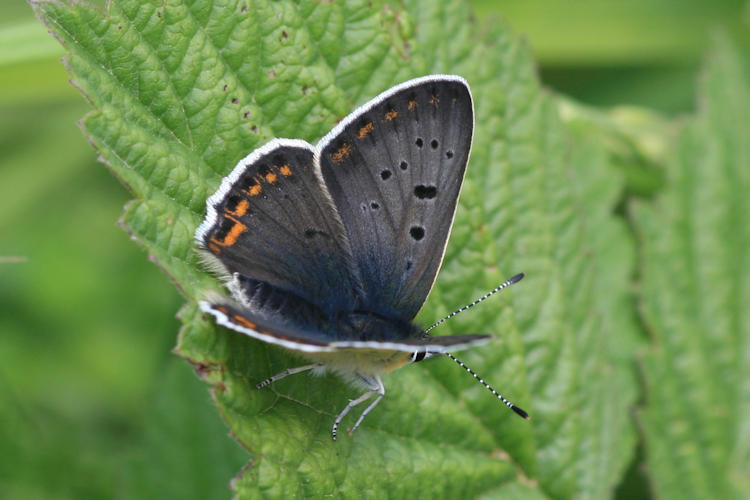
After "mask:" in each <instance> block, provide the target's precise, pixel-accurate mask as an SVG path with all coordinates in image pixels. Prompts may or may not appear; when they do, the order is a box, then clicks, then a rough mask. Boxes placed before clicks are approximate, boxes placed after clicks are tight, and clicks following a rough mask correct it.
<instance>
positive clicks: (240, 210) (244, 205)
mask: <svg viewBox="0 0 750 500" xmlns="http://www.w3.org/2000/svg"><path fill="white" fill-rule="evenodd" d="M248 208H250V202H249V201H247V200H240V202H239V203H238V204H237V206H236V207H235V208H234V211H233V212H229V213H230V214H232V215H234V216H236V217H242V216H243V215H245V214H246V213H247V209H248Z"/></svg>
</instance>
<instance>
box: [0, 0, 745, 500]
mask: <svg viewBox="0 0 750 500" xmlns="http://www.w3.org/2000/svg"><path fill="white" fill-rule="evenodd" d="M473 3H474V6H475V12H476V15H477V18H478V19H482V20H485V19H488V18H489V19H493V16H494V19H497V20H499V19H501V18H502V19H504V20H505V21H506V22H507V23H508V24H509V25H510V26H511V27H512V28H513V29H514V30H515V31H516V32H518V33H521V34H523V35H524V36H525V37H527V38H528V40H529V43H530V45H531V46H532V48H533V50H534V53H535V54H536V56H537V60H538V61H539V65H540V75H541V78H542V81H543V82H544V83H545V84H546V85H547V86H548V87H551V88H553V89H555V90H556V91H559V92H560V93H563V94H566V95H569V96H571V97H573V98H575V99H577V100H579V101H581V102H584V103H589V104H592V105H596V106H603V107H608V106H615V105H620V104H631V105H638V106H645V107H648V108H652V109H655V110H658V111H661V112H663V113H665V114H666V115H668V116H676V115H679V114H681V113H685V112H689V111H691V110H692V109H694V89H695V77H696V72H697V68H698V66H699V64H700V61H701V58H702V56H703V55H704V52H705V49H706V47H707V46H708V42H709V39H710V36H711V32H712V31H713V30H715V29H716V28H718V27H722V28H724V29H727V30H728V31H730V32H732V33H734V34H735V35H739V34H741V33H742V23H743V18H745V19H746V18H747V17H748V12H750V10H749V9H748V7H747V5H746V4H745V3H744V2H742V1H733V0H725V1H723V2H704V1H673V0H661V1H654V0H631V1H628V2H621V1H619V2H618V1H605V0H591V1H588V2H585V3H576V4H571V3H570V2H564V1H562V0H560V1H544V2H524V1H520V0H519V1H499V2H483V1H474V2H473ZM62 55H63V50H62V48H61V47H60V46H59V44H58V43H57V42H56V41H55V40H54V39H53V38H52V37H50V36H49V35H47V33H46V29H45V28H44V27H43V25H42V24H41V23H40V22H39V21H38V20H37V19H36V18H35V17H34V15H33V13H32V11H31V8H30V7H29V6H28V5H27V4H26V3H25V2H23V1H21V0H12V1H5V2H3V3H2V4H0V68H1V71H2V78H1V79H0V116H1V117H2V119H1V120H0V141H1V142H0V146H1V148H0V151H2V153H1V155H0V235H2V237H1V238H0V392H1V394H2V396H0V449H1V450H2V451H3V453H0V497H2V498H38V497H45V498H100V497H101V498H110V497H112V496H113V495H115V493H117V495H119V496H123V497H133V496H136V497H152V496H160V497H164V496H167V497H181V498H186V497H201V498H204V497H216V496H219V497H221V496H226V495H227V494H228V493H229V491H228V490H227V489H226V481H227V478H229V477H232V476H233V475H234V474H235V473H236V472H237V471H238V470H239V469H240V467H241V466H242V465H243V464H244V462H245V460H246V459H247V454H246V453H244V451H243V450H242V449H241V448H240V447H239V445H237V444H236V443H235V442H234V441H233V440H232V439H231V438H230V437H229V436H228V435H227V429H226V427H225V425H224V424H223V422H222V421H221V419H220V417H219V415H218V413H217V412H216V410H215V408H214V407H213V404H212V402H211V399H210V394H209V393H208V391H207V390H206V386H205V385H204V384H203V383H202V382H200V381H199V379H198V378H197V377H195V376H194V375H193V374H192V373H191V371H192V370H191V368H190V367H189V366H188V364H187V363H185V362H184V361H182V360H180V359H177V358H176V356H174V355H172V354H171V348H172V346H173V345H174V343H175V336H176V333H177V329H178V327H179V323H178V321H177V320H176V319H175V318H174V315H175V313H176V312H177V310H178V308H179V307H180V305H181V303H182V299H181V298H180V296H179V294H178V292H177V290H176V289H175V287H174V286H173V285H172V284H171V283H170V282H169V279H168V278H167V276H166V275H165V274H163V273H161V272H160V271H159V270H158V268H157V267H156V266H154V265H153V264H152V263H150V262H149V261H148V259H147V255H146V254H145V252H143V251H141V249H140V248H139V247H138V246H137V245H136V244H134V243H133V242H131V241H130V240H129V238H128V235H127V234H126V233H125V232H124V231H122V230H121V229H120V228H119V227H118V226H117V224H116V221H117V220H118V218H119V217H120V214H121V212H122V207H123V205H124V204H125V203H126V202H127V200H128V199H129V194H128V192H127V191H126V190H125V189H124V188H123V187H122V186H121V185H120V184H119V183H118V182H117V180H116V179H115V178H114V177H113V176H112V175H111V174H110V173H109V172H108V171H107V169H106V168H105V167H104V166H103V165H102V164H99V163H97V161H96V153H95V152H94V150H93V149H92V148H91V147H90V146H89V144H88V143H87V142H86V140H85V138H84V137H83V135H82V134H81V133H80V130H79V129H78V127H77V126H76V122H77V121H78V120H79V119H80V118H81V117H82V116H83V115H84V114H85V113H86V112H87V111H88V110H89V106H88V104H87V103H86V101H85V99H84V98H83V97H82V96H81V95H80V94H79V93H78V92H77V90H76V89H75V88H74V87H73V86H72V85H70V83H69V82H68V80H69V76H68V74H67V72H66V71H65V69H64V68H63V66H62V65H61V64H60V58H61V57H62ZM196 450H200V455H197V454H196ZM209 465H210V466H209ZM631 474H637V469H636V468H633V469H631ZM175 475H177V476H179V477H181V478H182V480H181V482H180V483H179V484H176V483H175V482H174V481H169V479H168V478H170V477H175ZM134 477H135V478H137V480H133V479H134ZM642 491H643V490H642ZM620 496H622V497H627V496H628V492H622V491H621V492H620Z"/></svg>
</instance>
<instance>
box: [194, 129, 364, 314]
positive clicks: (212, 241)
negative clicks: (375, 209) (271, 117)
mask: <svg viewBox="0 0 750 500" xmlns="http://www.w3.org/2000/svg"><path fill="white" fill-rule="evenodd" d="M207 206H208V215H207V216H206V220H205V221H204V223H203V224H202V225H201V227H200V228H199V229H198V231H197V233H196V239H197V240H198V244H199V245H200V246H201V247H202V248H204V249H205V250H207V251H208V252H209V253H210V255H211V256H213V258H215V259H216V260H218V261H219V262H220V263H221V265H222V267H223V268H224V269H225V270H226V271H227V272H228V274H230V275H233V274H234V273H239V274H241V275H244V276H251V277H252V278H253V279H256V280H259V281H262V282H265V283H267V284H269V285H271V286H273V287H275V288H278V289H280V290H285V291H290V292H293V293H294V294H296V295H299V296H300V297H302V298H303V299H305V300H307V301H308V302H311V303H313V304H316V305H317V306H319V307H320V308H322V309H323V310H326V311H337V310H342V309H344V310H345V309H347V308H352V307H353V306H354V304H355V302H356V300H357V294H358V293H359V292H358V290H359V289H360V286H361V285H360V284H359V280H358V279H357V278H356V273H357V270H356V268H355V266H354V264H353V260H352V256H351V250H350V248H349V244H348V241H347V238H346V235H345V234H344V232H343V228H342V225H341V221H340V219H339V217H338V215H337V213H336V210H335V208H334V206H333V203H332V202H331V200H330V197H329V196H328V194H327V193H326V191H325V189H324V188H323V187H322V185H321V182H320V180H319V177H318V176H317V173H316V171H315V168H314V150H313V148H312V146H310V145H309V144H308V143H306V142H304V141H299V140H288V139H276V140H273V141H271V142H270V143H268V144H266V145H265V146H263V147H261V148H259V149H257V150H255V151H254V152H253V153H252V154H250V155H249V156H248V157H246V158H244V159H243V160H241V161H240V162H239V164H238V165H237V166H236V167H235V169H234V170H233V171H232V173H231V174H230V175H229V176H227V177H226V178H225V179H224V181H223V182H222V184H221V187H220V188H219V190H218V191H217V192H216V193H215V194H214V195H213V196H211V198H209V199H208V201H207Z"/></svg>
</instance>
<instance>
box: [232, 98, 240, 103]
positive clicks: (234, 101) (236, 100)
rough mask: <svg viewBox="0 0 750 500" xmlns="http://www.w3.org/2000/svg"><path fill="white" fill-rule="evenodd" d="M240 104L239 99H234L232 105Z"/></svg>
mask: <svg viewBox="0 0 750 500" xmlns="http://www.w3.org/2000/svg"><path fill="white" fill-rule="evenodd" d="M238 102H240V100H239V99H237V98H236V97H232V104H237V103H238Z"/></svg>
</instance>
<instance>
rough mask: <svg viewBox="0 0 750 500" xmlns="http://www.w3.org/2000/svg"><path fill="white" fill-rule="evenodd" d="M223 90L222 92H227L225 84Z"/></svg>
mask: <svg viewBox="0 0 750 500" xmlns="http://www.w3.org/2000/svg"><path fill="white" fill-rule="evenodd" d="M223 90H224V92H226V91H227V84H226V83H225V84H224V89H223Z"/></svg>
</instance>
